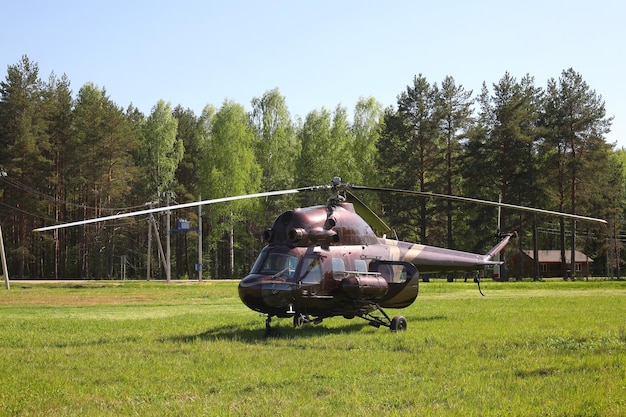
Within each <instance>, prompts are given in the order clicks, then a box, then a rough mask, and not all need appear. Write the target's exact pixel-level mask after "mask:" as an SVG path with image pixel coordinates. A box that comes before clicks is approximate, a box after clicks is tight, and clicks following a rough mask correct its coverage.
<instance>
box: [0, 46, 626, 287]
mask: <svg viewBox="0 0 626 417" xmlns="http://www.w3.org/2000/svg"><path fill="white" fill-rule="evenodd" d="M251 108H252V110H251V111H249V112H248V111H246V110H245V108H244V107H243V106H242V105H241V104H238V103H236V102H233V101H229V100H226V101H224V102H223V103H222V104H221V105H220V106H219V107H215V106H213V105H207V106H206V107H205V108H204V109H203V111H202V113H201V114H199V115H196V114H195V113H194V112H193V111H191V110H190V109H187V108H184V107H183V106H181V105H178V106H176V107H172V105H171V104H170V103H167V102H165V101H163V100H161V101H159V102H158V103H156V104H155V106H154V107H153V108H152V110H151V112H150V114H148V115H144V114H143V113H141V112H140V111H139V110H138V109H137V108H135V107H133V106H132V105H129V106H128V107H126V108H123V107H121V106H119V105H117V104H116V103H114V102H113V101H112V100H111V99H110V98H109V96H108V95H107V93H106V90H105V89H104V88H100V87H98V86H97V85H95V84H93V83H87V84H85V85H83V86H82V87H81V88H80V89H79V90H78V92H77V93H76V94H74V93H73V91H72V90H71V87H70V81H69V79H68V78H67V77H66V76H65V75H63V76H60V77H59V76H57V75H56V74H54V73H52V74H51V75H50V76H49V77H48V79H47V81H43V80H42V79H41V77H40V74H39V68H38V65H37V63H35V62H33V61H31V60H30V59H29V58H28V57H27V56H23V57H22V58H21V60H20V61H19V62H18V63H16V64H15V65H9V66H8V67H7V74H6V78H5V80H4V81H2V82H0V143H1V148H0V149H1V152H0V169H1V170H2V175H1V176H0V206H1V207H2V210H0V224H1V225H2V228H3V232H4V238H5V246H6V248H7V256H8V263H9V270H10V271H11V274H12V275H13V276H17V277H19V278H71V277H79V278H98V279H100V278H102V279H109V278H119V277H120V276H121V273H122V270H125V271H127V275H128V276H129V277H134V278H143V277H147V278H160V277H163V274H164V270H163V267H162V266H161V265H160V264H159V263H158V259H159V253H158V250H157V247H158V245H156V244H152V242H153V240H155V239H156V233H159V236H160V238H164V234H165V231H166V230H167V225H166V224H165V221H166V216H165V215H155V216H154V222H152V220H150V218H149V217H148V216H143V217H138V218H133V219H131V220H117V221H109V222H104V223H95V224H89V225H85V226H80V227H75V228H68V229H60V230H57V231H54V232H49V233H33V232H32V230H33V229H34V228H36V227H41V226H44V225H50V224H55V223H63V222H67V221H73V220H80V219H86V218H91V217H97V216H105V215H110V214H115V213H120V212H126V211H131V210H139V209H143V208H146V207H147V206H157V205H163V204H165V203H166V201H169V202H171V203H184V202H190V201H197V200H198V199H200V198H202V199H212V198H219V197H226V196H232V195H241V194H249V193H258V192H262V191H270V190H281V189H291V188H298V187H302V186H309V185H317V184H327V183H328V182H329V180H330V179H331V178H332V177H333V176H335V175H338V176H341V177H342V178H344V180H346V181H348V182H351V183H354V184H364V185H373V186H380V187H390V188H400V189H410V190H419V191H427V192H434V193H441V194H455V195H465V196H471V197H475V198H481V199H486V200H492V201H493V200H497V199H498V198H501V199H502V201H503V202H506V203H510V204H518V205H525V206H532V207H540V208H545V209H552V210H559V211H564V212H569V213H575V214H583V215H589V216H594V217H601V218H605V219H608V220H610V227H605V226H598V225H595V224H584V223H581V222H573V221H569V220H568V221H565V220H563V219H561V218H555V217H547V216H539V215H533V214H528V213H520V212H514V211H511V210H503V211H502V213H501V215H500V222H499V225H500V229H501V230H502V231H509V230H514V229H515V230H517V231H518V233H519V236H520V238H519V239H518V241H517V244H516V245H515V246H516V247H514V248H509V251H515V250H520V249H533V250H535V251H536V250H538V249H560V250H561V253H562V259H565V258H566V251H572V255H573V249H574V248H576V249H578V250H582V251H583V252H585V253H586V254H588V255H589V256H591V257H592V258H594V259H595V262H594V268H595V271H594V273H596V274H602V275H612V274H614V273H616V272H615V271H617V274H619V268H620V265H621V263H622V256H621V251H620V249H621V245H620V240H619V237H620V232H619V229H620V225H621V224H622V221H623V217H624V213H623V207H624V168H623V163H624V160H625V158H626V156H625V155H624V151H623V150H614V149H613V146H612V145H611V144H609V143H607V141H606V134H607V133H608V132H609V129H610V126H611V121H612V118H611V117H607V115H606V110H605V107H604V102H603V101H602V97H601V96H600V95H598V94H597V93H596V92H595V91H594V90H592V89H591V88H590V86H588V85H587V84H586V82H585V81H584V80H583V78H582V76H581V75H580V74H579V73H577V72H576V71H574V70H573V69H567V70H563V71H562V73H561V74H560V75H559V76H558V78H552V79H550V80H549V81H548V83H547V85H546V86H545V87H538V86H536V85H535V82H534V79H533V77H532V76H530V75H526V76H525V77H523V78H522V79H516V78H515V77H513V76H512V75H511V74H509V73H505V74H504V75H503V77H502V78H501V79H500V80H498V81H497V82H495V83H493V84H492V85H491V86H490V87H489V86H488V85H487V84H486V83H483V85H482V88H481V90H480V91H479V92H478V93H477V94H474V92H473V91H472V90H466V89H465V88H464V87H463V86H461V85H458V84H457V83H456V82H455V80H454V78H453V77H451V76H448V77H445V79H444V80H442V81H441V82H430V81H428V80H427V79H426V78H425V77H423V76H422V75H421V74H420V75H417V76H415V77H414V79H413V80H411V82H410V83H409V84H408V85H407V87H406V89H405V90H403V91H401V92H400V93H399V94H398V96H397V103H396V104H395V106H390V107H388V108H384V107H383V106H382V105H381V104H380V103H379V102H377V101H376V100H375V99H374V98H362V99H360V100H359V101H358V103H357V104H356V105H355V107H354V109H353V111H352V120H350V117H349V115H348V110H347V109H346V108H345V107H342V106H340V105H338V106H337V107H336V108H335V109H334V110H329V109H326V108H322V109H317V110H313V111H311V112H310V113H308V114H307V115H306V116H305V117H304V118H300V117H296V118H294V117H292V115H291V114H290V112H289V109H288V106H287V102H286V99H285V97H283V96H282V95H281V94H280V91H279V90H278V89H273V90H269V91H267V92H265V93H264V94H263V95H262V96H260V97H255V98H253V99H252V100H251ZM326 197H327V196H324V195H319V194H315V193H307V194H306V195H300V194H299V195H296V196H293V195H289V196H282V197H271V198H267V199H248V200H240V201H236V202H232V203H224V204H216V205H210V206H205V207H204V208H203V210H202V212H201V213H200V217H199V213H198V211H197V210H195V209H194V210H188V211H184V210H181V211H179V212H176V213H174V214H173V218H174V219H178V218H184V219H187V220H189V222H190V223H191V224H192V225H193V226H192V228H191V229H192V232H187V233H171V235H170V237H171V239H172V245H171V247H172V263H171V265H172V274H173V276H174V278H181V277H192V276H194V274H195V272H194V270H195V264H196V263H197V262H198V261H197V259H198V246H197V244H196V242H197V239H198V232H197V231H193V230H197V229H199V227H198V226H199V225H198V219H199V218H200V219H201V221H202V225H201V229H202V233H201V234H200V237H201V239H202V243H203V247H204V250H203V253H202V264H203V268H204V270H205V271H206V272H205V274H206V276H210V277H214V278H219V277H241V276H242V275H244V274H245V273H247V271H248V270H249V268H250V266H251V263H252V262H253V261H254V258H255V256H256V254H257V253H258V251H259V249H260V248H261V247H262V245H263V243H262V241H261V239H260V236H261V234H262V231H263V230H264V228H266V227H268V226H270V225H271V222H272V220H273V218H274V217H275V216H276V215H277V214H279V213H280V212H281V211H284V210H287V209H290V208H292V207H297V206H305V205H313V204H323V203H324V201H325V198H326ZM360 197H361V198H362V199H363V200H364V201H366V203H368V205H370V206H371V207H372V208H373V209H374V211H376V212H377V213H379V214H380V215H381V216H382V217H383V218H384V219H385V220H386V221H387V222H388V223H389V224H390V225H391V226H392V227H393V228H394V230H395V231H396V233H397V235H398V237H399V238H400V239H403V240H408V241H414V242H420V243H424V244H430V245H437V246H444V247H448V248H456V249H462V250H468V251H475V252H484V251H485V250H486V248H488V247H489V246H491V245H492V244H493V241H494V239H495V237H494V232H495V231H496V228H497V219H498V216H497V214H496V209H495V208H489V207H483V206H476V205H470V204H467V203H457V202H454V203H453V202H451V201H438V200H434V199H425V198H415V197H408V196H402V195H390V194H380V195H377V194H375V193H368V194H364V195H361V196H360ZM147 220H150V221H147ZM154 226H157V227H154ZM172 226H173V227H174V226H175V225H172ZM174 229H175V227H174ZM147 248H150V249H147ZM150 265H152V268H150ZM566 269H567V265H566V263H565V262H563V275H564V278H566V277H567V276H568V273H569V272H567V271H566ZM148 271H149V272H148Z"/></svg>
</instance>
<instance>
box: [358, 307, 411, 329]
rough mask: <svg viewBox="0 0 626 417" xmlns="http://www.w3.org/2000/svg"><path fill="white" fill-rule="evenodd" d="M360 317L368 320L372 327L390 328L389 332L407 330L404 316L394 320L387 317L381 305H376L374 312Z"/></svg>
mask: <svg viewBox="0 0 626 417" xmlns="http://www.w3.org/2000/svg"><path fill="white" fill-rule="evenodd" d="M377 311H378V312H379V313H380V314H382V316H381V315H376V314H375V313H376V312H377ZM360 317H361V318H363V319H365V320H367V321H368V323H369V324H370V326H374V327H376V328H379V327H380V326H384V327H389V330H391V331H392V332H396V331H404V330H406V328H407V321H406V319H405V318H404V316H395V317H394V318H393V319H392V318H390V317H389V315H387V313H385V310H383V309H382V308H380V306H379V305H376V306H375V309H374V310H372V311H369V312H367V313H365V314H363V315H362V316H360Z"/></svg>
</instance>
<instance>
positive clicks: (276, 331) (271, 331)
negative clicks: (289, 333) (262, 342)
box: [264, 315, 282, 337]
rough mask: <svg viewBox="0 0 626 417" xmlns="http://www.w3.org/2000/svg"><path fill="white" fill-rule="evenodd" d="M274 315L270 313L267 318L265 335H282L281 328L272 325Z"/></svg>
mask: <svg viewBox="0 0 626 417" xmlns="http://www.w3.org/2000/svg"><path fill="white" fill-rule="evenodd" d="M271 323H272V316H270V315H268V316H267V319H266V320H265V336H264V337H280V336H281V335H282V334H281V332H280V330H279V329H275V328H273V327H272V325H271Z"/></svg>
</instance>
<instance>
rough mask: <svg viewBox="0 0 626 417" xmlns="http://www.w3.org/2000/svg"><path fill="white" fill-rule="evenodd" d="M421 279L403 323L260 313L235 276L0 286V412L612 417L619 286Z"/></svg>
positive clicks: (625, 314) (623, 316) (618, 401)
mask: <svg viewBox="0 0 626 417" xmlns="http://www.w3.org/2000/svg"><path fill="white" fill-rule="evenodd" d="M483 291H484V292H485V293H486V297H481V296H480V295H479V294H478V291H477V290H476V287H475V285H472V284H469V283H468V284H465V283H445V282H430V283H424V284H422V285H421V287H420V296H419V297H418V299H417V301H416V303H415V304H413V305H412V306H411V307H409V308H407V309H404V310H398V311H389V313H390V314H398V313H399V314H403V315H405V316H406V318H407V320H408V323H409V327H408V330H407V331H406V332H401V333H391V332H389V331H388V330H387V329H382V328H381V329H375V328H372V327H370V326H368V325H367V324H366V322H364V321H362V320H359V319H354V320H345V319H342V318H333V319H328V320H325V321H324V322H323V323H322V324H321V325H318V326H308V327H302V328H298V329H293V328H292V327H291V322H290V320H287V319H284V320H274V322H273V323H274V324H275V325H276V326H278V327H279V328H280V329H281V330H282V333H283V337H282V338H277V339H267V340H266V339H264V338H263V332H264V318H263V317H261V316H260V315H258V314H257V313H255V312H253V311H250V310H248V309H247V308H246V307H245V306H244V305H243V304H241V302H240V301H239V298H238V296H237V284H236V283H233V282H210V283H202V284H198V283H188V284H171V285H167V284H164V283H146V282H125V283H119V282H114V283H109V282H89V283H84V284H18V283H13V285H12V288H11V290H9V291H6V290H3V291H0V415H1V416H40V415H46V416H59V415H63V416H67V415H69V416H86V415H89V416H96V415H98V416H103V415H104V416H107V415H110V416H118V415H141V416H143V415H165V416H167V415H172V416H174V415H176V416H179V415H207V416H239V415H246V416H294V415H301V416H304V415H306V416H339V415H341V416H365V415H378V416H415V415H422V416H429V415H432V416H439V415H451V416H503V415H507V416H529V415H536V416H539V415H540V416H623V415H626V282H624V281H605V282H597V281H594V282H537V283H528V282H523V283H495V282H494V283H492V282H486V283H484V284H483Z"/></svg>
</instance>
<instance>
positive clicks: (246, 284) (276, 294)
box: [239, 274, 293, 317]
mask: <svg viewBox="0 0 626 417" xmlns="http://www.w3.org/2000/svg"><path fill="white" fill-rule="evenodd" d="M292 288H293V284H292V283H289V282H285V280H284V279H277V278H276V277H274V276H271V275H258V274H251V275H248V276H247V277H245V278H244V279H242V280H241V281H239V298H241V301H243V303H244V304H245V305H246V306H248V307H249V308H250V309H252V310H254V311H259V312H261V313H265V314H269V315H271V316H278V317H280V316H283V317H286V316H288V315H289V314H287V312H288V311H291V308H290V306H291V304H292V302H293V297H292Z"/></svg>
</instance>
